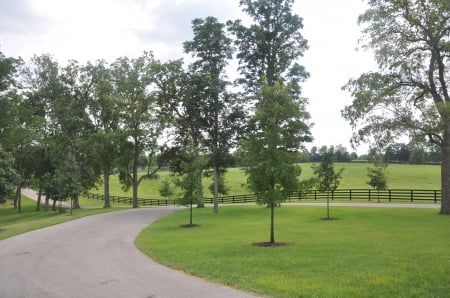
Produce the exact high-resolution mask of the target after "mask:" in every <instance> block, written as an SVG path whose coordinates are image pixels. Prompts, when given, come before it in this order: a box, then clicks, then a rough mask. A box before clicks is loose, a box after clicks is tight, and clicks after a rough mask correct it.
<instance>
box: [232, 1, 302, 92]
mask: <svg viewBox="0 0 450 298" xmlns="http://www.w3.org/2000/svg"><path fill="white" fill-rule="evenodd" d="M293 3H294V0H270V1H267V0H240V1H239V4H240V6H241V7H243V11H244V12H245V13H247V15H248V16H249V17H250V18H251V19H252V20H253V21H254V24H252V25H250V26H249V27H246V26H244V25H243V24H242V22H241V21H240V20H237V21H234V22H229V23H228V25H229V28H230V30H231V31H232V32H233V33H234V35H235V36H236V39H235V43H236V45H237V47H238V53H237V58H238V59H239V70H240V73H241V75H242V78H241V79H240V80H239V82H240V83H241V84H242V85H243V87H244V88H245V89H246V90H247V91H248V92H250V93H251V94H253V95H255V94H257V93H258V92H259V91H260V86H261V84H262V80H263V78H264V80H265V81H266V83H267V84H268V85H269V86H272V85H274V84H275V83H276V82H278V81H281V82H290V83H291V84H290V85H289V87H290V88H291V91H292V92H293V93H294V94H295V95H297V96H299V94H300V86H299V83H300V82H302V81H304V80H305V79H306V78H307V77H308V73H307V72H306V71H305V69H304V67H303V66H301V65H299V64H298V63H297V61H296V60H297V59H298V58H299V57H301V56H302V55H303V53H304V51H305V50H306V49H307V41H306V40H305V39H304V38H303V36H302V35H301V33H300V30H301V29H302V28H303V23H302V22H303V20H302V18H301V17H299V16H298V15H295V14H292V5H293Z"/></svg>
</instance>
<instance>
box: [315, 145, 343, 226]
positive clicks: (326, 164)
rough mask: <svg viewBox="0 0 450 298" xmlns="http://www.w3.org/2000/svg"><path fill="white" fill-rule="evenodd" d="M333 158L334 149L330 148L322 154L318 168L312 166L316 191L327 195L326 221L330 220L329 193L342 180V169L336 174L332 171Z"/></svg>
mask: <svg viewBox="0 0 450 298" xmlns="http://www.w3.org/2000/svg"><path fill="white" fill-rule="evenodd" d="M335 158H336V157H335V152H334V148H333V147H332V148H330V149H328V150H327V151H325V152H323V153H322V160H321V162H320V164H319V165H318V166H313V170H314V174H315V176H316V177H315V182H316V183H315V184H316V186H317V189H318V190H319V191H320V192H326V193H327V217H326V219H327V220H330V219H332V218H331V217H330V192H333V191H335V190H336V189H337V188H338V186H339V183H340V180H341V178H342V176H341V175H342V172H343V171H344V169H343V168H342V169H340V170H339V171H337V172H336V171H335V170H334V161H335Z"/></svg>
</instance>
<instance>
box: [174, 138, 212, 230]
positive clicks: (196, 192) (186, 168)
mask: <svg viewBox="0 0 450 298" xmlns="http://www.w3.org/2000/svg"><path fill="white" fill-rule="evenodd" d="M186 149H187V150H186V156H187V162H185V163H184V165H183V172H184V174H183V176H182V178H181V180H180V187H181V189H182V190H183V196H182V197H181V198H180V199H179V203H180V204H182V205H186V206H189V225H188V226H194V224H193V221H192V206H193V204H196V203H197V204H198V203H199V202H200V201H201V200H202V198H203V190H202V189H201V187H202V183H201V182H199V181H198V180H199V179H202V174H201V171H202V169H203V168H204V167H205V165H206V160H205V158H204V156H203V155H202V154H200V152H199V150H198V148H197V147H192V146H188V147H187V148H186Z"/></svg>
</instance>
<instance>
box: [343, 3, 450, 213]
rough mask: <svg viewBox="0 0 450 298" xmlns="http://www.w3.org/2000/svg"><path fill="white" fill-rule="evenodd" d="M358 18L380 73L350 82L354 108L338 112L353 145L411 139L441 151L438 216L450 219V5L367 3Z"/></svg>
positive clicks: (382, 144)
mask: <svg viewBox="0 0 450 298" xmlns="http://www.w3.org/2000/svg"><path fill="white" fill-rule="evenodd" d="M368 5H369V8H368V10H367V11H366V12H365V13H364V14H362V15H361V16H360V17H359V24H360V25H366V26H365V27H364V29H363V33H364V37H365V39H364V41H365V47H367V48H371V49H373V51H374V53H375V58H376V61H377V63H378V66H379V71H377V72H369V73H365V74H362V75H361V76H360V77H359V78H357V79H352V80H350V81H349V82H348V84H347V85H346V86H344V88H345V89H347V90H349V91H351V93H352V96H353V103H352V104H351V105H349V106H347V107H345V109H344V110H343V111H342V115H343V117H344V118H345V119H346V120H348V121H349V122H350V124H351V125H352V127H353V128H354V129H358V131H357V132H356V133H355V136H354V141H355V142H359V141H366V140H368V138H369V137H371V138H373V139H374V140H375V142H376V143H377V144H378V145H379V146H380V147H382V146H385V145H386V144H388V143H390V142H393V140H394V139H395V138H396V137H400V136H405V135H408V134H409V135H410V136H411V137H412V138H414V140H415V141H421V142H425V141H428V142H431V143H432V144H435V145H437V146H439V147H440V148H441V151H442V156H443V160H442V170H441V171H442V180H441V183H442V200H441V209H440V213H441V214H447V215H448V214H450V109H449V108H448V107H449V104H450V93H449V88H450V80H448V78H449V77H450V47H449V44H450V2H449V1H442V0H410V1H397V0H388V1H378V0H369V1H368Z"/></svg>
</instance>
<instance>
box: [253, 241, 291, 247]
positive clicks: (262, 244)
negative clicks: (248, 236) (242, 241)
mask: <svg viewBox="0 0 450 298" xmlns="http://www.w3.org/2000/svg"><path fill="white" fill-rule="evenodd" d="M252 245H253V246H259V247H280V246H288V245H292V243H288V242H255V243H252Z"/></svg>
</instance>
